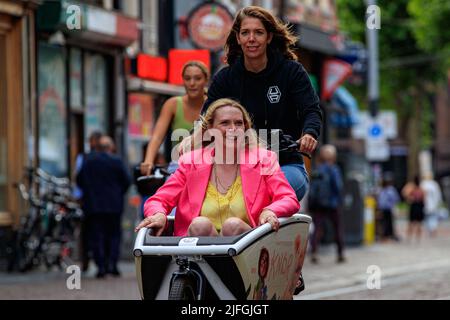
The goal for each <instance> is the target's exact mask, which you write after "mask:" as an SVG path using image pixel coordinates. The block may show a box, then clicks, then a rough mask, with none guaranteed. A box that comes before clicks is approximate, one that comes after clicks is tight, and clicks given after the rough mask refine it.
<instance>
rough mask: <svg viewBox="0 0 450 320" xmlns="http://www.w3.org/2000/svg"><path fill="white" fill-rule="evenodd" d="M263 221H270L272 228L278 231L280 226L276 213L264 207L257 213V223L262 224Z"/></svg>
mask: <svg viewBox="0 0 450 320" xmlns="http://www.w3.org/2000/svg"><path fill="white" fill-rule="evenodd" d="M264 223H270V225H271V226H272V229H273V230H275V231H278V229H279V228H280V221H279V220H278V217H277V215H276V214H275V212H273V211H272V210H269V209H264V210H263V211H262V212H261V214H260V215H259V225H263V224H264Z"/></svg>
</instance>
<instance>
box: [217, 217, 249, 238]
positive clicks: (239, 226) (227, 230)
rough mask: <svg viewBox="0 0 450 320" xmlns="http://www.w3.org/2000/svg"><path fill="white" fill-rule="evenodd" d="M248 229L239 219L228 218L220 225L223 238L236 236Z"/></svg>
mask: <svg viewBox="0 0 450 320" xmlns="http://www.w3.org/2000/svg"><path fill="white" fill-rule="evenodd" d="M248 229H250V226H249V225H247V224H246V223H245V222H244V221H242V220H241V219H239V218H235V217H232V218H228V219H227V220H225V222H224V223H223V225H222V235H224V236H236V235H238V234H241V233H243V232H245V231H247V230H248Z"/></svg>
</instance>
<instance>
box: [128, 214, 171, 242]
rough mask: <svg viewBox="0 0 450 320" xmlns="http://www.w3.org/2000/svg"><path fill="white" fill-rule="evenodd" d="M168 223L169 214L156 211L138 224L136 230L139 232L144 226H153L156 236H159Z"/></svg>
mask: <svg viewBox="0 0 450 320" xmlns="http://www.w3.org/2000/svg"><path fill="white" fill-rule="evenodd" d="M166 223H167V216H166V215H165V214H164V213H162V212H156V213H155V214H153V215H151V216H148V217H146V218H145V219H144V220H142V221H141V223H139V224H138V226H137V227H136V228H135V229H134V231H135V232H138V231H139V230H140V229H142V228H144V227H145V228H152V229H153V232H154V233H153V234H154V235H155V236H156V237H159V236H160V235H161V234H162V232H163V231H164V228H165V226H166Z"/></svg>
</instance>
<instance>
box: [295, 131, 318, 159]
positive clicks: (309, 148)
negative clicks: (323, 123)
mask: <svg viewBox="0 0 450 320" xmlns="http://www.w3.org/2000/svg"><path fill="white" fill-rule="evenodd" d="M297 142H298V143H299V145H300V152H304V153H307V154H312V153H313V151H314V150H315V149H316V147H317V140H316V139H314V137H313V136H312V135H310V134H308V133H306V134H304V135H303V136H302V137H301V138H300V139H299V140H297Z"/></svg>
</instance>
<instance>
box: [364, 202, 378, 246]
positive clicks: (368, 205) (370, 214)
mask: <svg viewBox="0 0 450 320" xmlns="http://www.w3.org/2000/svg"><path fill="white" fill-rule="evenodd" d="M375 209H376V200H375V198H374V197H371V196H367V197H365V199H364V244H365V245H371V244H372V243H373V242H374V241H375Z"/></svg>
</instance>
